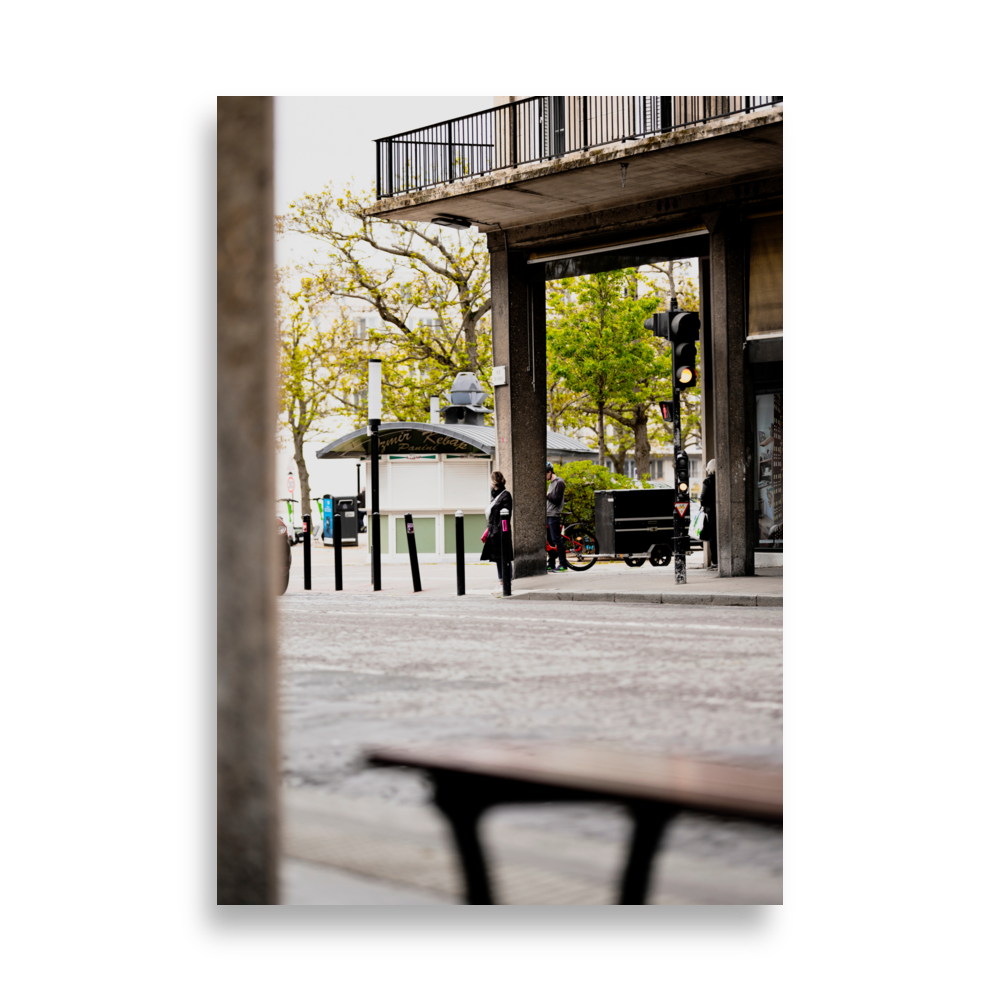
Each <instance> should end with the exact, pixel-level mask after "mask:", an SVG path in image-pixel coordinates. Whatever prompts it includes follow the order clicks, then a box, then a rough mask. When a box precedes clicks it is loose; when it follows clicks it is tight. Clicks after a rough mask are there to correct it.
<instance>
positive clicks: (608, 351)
mask: <svg viewBox="0 0 1000 1000" xmlns="http://www.w3.org/2000/svg"><path fill="white" fill-rule="evenodd" d="M547 304H548V323H547V345H548V360H549V379H550V382H549V384H550V386H551V385H552V382H553V381H554V380H559V381H560V382H561V384H562V386H563V388H564V390H565V391H568V392H570V393H576V394H579V395H581V396H583V397H585V402H584V403H583V404H581V405H578V407H577V409H578V410H580V411H581V412H583V413H588V414H593V415H594V416H595V417H596V418H597V426H596V433H597V451H598V464H599V465H601V466H603V465H604V455H605V450H606V443H605V417H606V414H607V410H608V407H609V405H612V406H614V405H616V404H618V405H621V403H622V402H623V401H627V400H628V399H629V398H631V395H632V394H633V393H634V391H635V387H636V384H637V383H638V382H640V381H641V380H642V379H645V378H649V377H650V373H651V372H652V373H654V374H656V373H660V372H661V370H662V368H663V363H662V361H661V360H660V359H659V358H658V355H657V352H656V350H655V349H654V346H653V344H652V339H653V338H652V335H651V334H650V333H649V332H648V331H647V330H645V329H644V328H643V325H642V324H643V321H644V320H645V319H646V318H647V317H648V316H650V315H652V314H653V312H655V311H656V306H657V304H658V300H657V299H656V298H655V297H652V296H647V297H643V298H640V297H639V296H638V294H637V272H636V271H635V269H633V268H629V269H626V270H617V271H605V272H603V273H601V274H593V275H588V276H586V277H581V278H563V279H561V280H560V281H558V282H553V283H552V284H551V286H550V290H549V293H548V302H547ZM647 465H648V463H647ZM647 471H648V469H647Z"/></svg>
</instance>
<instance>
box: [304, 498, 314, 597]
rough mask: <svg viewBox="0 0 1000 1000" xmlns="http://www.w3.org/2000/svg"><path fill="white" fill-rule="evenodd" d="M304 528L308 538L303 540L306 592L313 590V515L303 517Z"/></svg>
mask: <svg viewBox="0 0 1000 1000" xmlns="http://www.w3.org/2000/svg"><path fill="white" fill-rule="evenodd" d="M302 527H303V528H305V531H306V537H305V538H304V539H303V540H302V544H303V545H304V546H305V548H304V549H303V550H302V577H303V580H302V583H303V585H304V587H305V589H306V590H312V589H313V570H312V515H311V514H303V515H302Z"/></svg>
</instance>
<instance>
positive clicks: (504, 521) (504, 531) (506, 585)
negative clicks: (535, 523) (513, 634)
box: [500, 507, 510, 597]
mask: <svg viewBox="0 0 1000 1000" xmlns="http://www.w3.org/2000/svg"><path fill="white" fill-rule="evenodd" d="M509 517H510V511H509V510H507V508H506V507H504V508H503V509H502V510H501V511H500V573H501V576H502V578H503V596H504V597H510V560H509V559H508V558H507V544H508V539H509V538H510V521H509V520H508V518H509Z"/></svg>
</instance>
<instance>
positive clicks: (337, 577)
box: [333, 514, 344, 590]
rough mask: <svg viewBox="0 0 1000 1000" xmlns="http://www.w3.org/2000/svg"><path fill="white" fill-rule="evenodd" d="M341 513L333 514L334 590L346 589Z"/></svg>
mask: <svg viewBox="0 0 1000 1000" xmlns="http://www.w3.org/2000/svg"><path fill="white" fill-rule="evenodd" d="M342 530H343V529H342V528H341V525H340V515H339V514H334V515H333V587H334V590H343V589H344V554H343V551H342V550H341V534H342Z"/></svg>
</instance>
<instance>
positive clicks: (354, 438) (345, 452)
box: [316, 423, 597, 461]
mask: <svg viewBox="0 0 1000 1000" xmlns="http://www.w3.org/2000/svg"><path fill="white" fill-rule="evenodd" d="M378 440H379V450H380V451H381V453H382V454H383V455H468V456H469V457H470V458H493V457H495V455H496V428H495V427H479V426H476V425H468V426H465V425H462V424H420V423H386V424H382V425H381V426H380V427H379V434H378ZM370 449H371V436H370V435H369V433H368V428H367V427H361V428H359V429H357V430H353V431H350V432H349V433H347V434H345V435H343V437H339V438H337V440H336V441H331V442H330V443H329V444H327V445H324V446H323V447H322V448H320V449H319V451H317V452H316V457H317V458H368V456H369V451H370ZM545 450H546V453H547V454H548V455H550V456H552V457H553V458H559V459H562V460H563V461H582V460H585V459H588V458H593V457H594V456H595V455H597V452H596V451H594V450H593V449H592V448H588V447H587V446H586V445H585V444H581V443H580V442H579V441H577V440H576V439H575V438H571V437H568V436H567V435H565V434H557V433H556V432H555V431H548V432H547V433H546V442H545Z"/></svg>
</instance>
